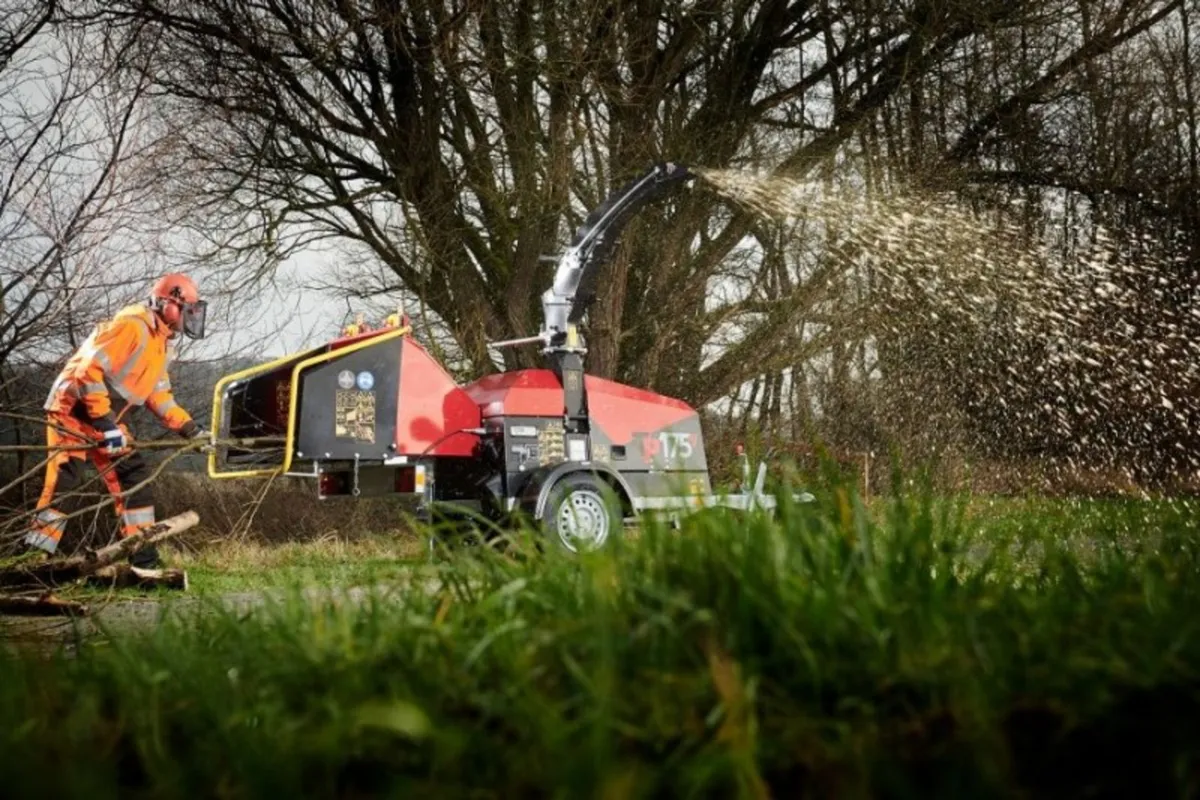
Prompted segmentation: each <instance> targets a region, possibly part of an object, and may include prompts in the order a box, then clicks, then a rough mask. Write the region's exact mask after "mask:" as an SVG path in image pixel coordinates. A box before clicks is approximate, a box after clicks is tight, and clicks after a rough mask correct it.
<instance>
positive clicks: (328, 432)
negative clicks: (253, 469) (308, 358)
mask: <svg viewBox="0 0 1200 800" xmlns="http://www.w3.org/2000/svg"><path fill="white" fill-rule="evenodd" d="M401 347H402V340H401V339H391V340H388V341H386V342H380V343H379V344H376V345H372V346H371V347H367V348H364V349H362V350H356V351H354V352H351V353H348V354H346V355H344V356H339V357H337V358H334V359H333V360H332V361H328V362H326V363H324V364H319V365H317V366H313V367H309V368H308V369H306V370H305V371H304V374H303V375H301V377H300V400H299V406H300V408H299V412H298V413H297V433H296V455H297V457H298V458H318V459H326V458H335V459H336V458H348V459H352V458H354V457H355V455H358V457H359V458H360V459H381V458H385V457H386V456H388V455H390V454H391V450H390V448H391V445H392V443H393V442H394V441H395V440H396V412H397V408H398V406H397V403H398V398H397V393H398V387H399V385H400V368H401V366H400V353H401ZM368 377H369V379H367V378H368Z"/></svg>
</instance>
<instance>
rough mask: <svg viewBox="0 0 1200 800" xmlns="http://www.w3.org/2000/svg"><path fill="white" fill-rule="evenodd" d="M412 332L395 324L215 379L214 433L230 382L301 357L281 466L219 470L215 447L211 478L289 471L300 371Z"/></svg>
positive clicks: (211, 456) (210, 460)
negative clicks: (330, 346)
mask: <svg viewBox="0 0 1200 800" xmlns="http://www.w3.org/2000/svg"><path fill="white" fill-rule="evenodd" d="M411 332H412V327H411V326H407V325H406V326H405V327H403V328H396V329H395V330H390V331H387V332H386V333H381V334H380V335H378V336H371V337H368V338H366V339H363V340H362V341H360V342H355V343H354V344H352V345H347V346H346V347H340V348H337V349H336V350H328V351H325V352H321V353H317V354H316V355H313V356H309V357H308V358H304V354H305V353H311V352H313V351H312V350H306V351H303V352H301V353H293V354H291V355H288V356H284V357H282V358H277V359H275V360H274V361H269V362H267V363H266V364H259V365H258V366H254V367H250V368H248V369H244V370H241V371H239V372H235V373H233V374H231V375H226V376H225V377H223V378H221V379H220V380H218V381H217V383H216V386H214V387H213V412H212V430H213V433H214V434H215V433H217V432H218V431H219V427H220V424H221V416H222V413H221V412H222V403H223V399H224V394H225V391H224V390H225V387H226V386H228V385H229V384H230V383H233V382H234V381H237V380H241V379H242V378H247V377H250V376H252V375H258V374H261V373H263V372H269V371H271V370H273V369H275V368H276V367H281V366H283V365H284V364H287V363H289V362H293V361H296V359H297V358H300V359H301V360H300V361H298V362H296V364H295V366H293V367H292V375H291V379H290V383H289V396H288V413H287V431H286V435H285V436H284V445H283V464H282V465H281V466H278V467H268V468H264V469H245V470H234V471H232V472H219V471H218V470H217V454H216V452H215V451H214V452H211V453H209V454H208V476H209V477H210V478H218V479H219V478H255V477H262V476H266V475H277V474H282V473H286V472H287V471H288V470H290V469H291V468H292V458H293V455H294V453H295V444H296V404H297V397H298V395H299V387H300V373H301V372H302V371H304V370H305V369H308V368H309V367H311V366H313V365H314V364H321V363H324V362H326V361H332V360H334V359H335V358H340V357H341V356H344V355H348V354H350V353H354V352H357V351H359V350H362V349H364V348H367V347H370V346H371V345H373V344H379V343H380V342H386V341H390V340H392V339H397V338H399V337H401V336H404V335H406V334H408V333H411Z"/></svg>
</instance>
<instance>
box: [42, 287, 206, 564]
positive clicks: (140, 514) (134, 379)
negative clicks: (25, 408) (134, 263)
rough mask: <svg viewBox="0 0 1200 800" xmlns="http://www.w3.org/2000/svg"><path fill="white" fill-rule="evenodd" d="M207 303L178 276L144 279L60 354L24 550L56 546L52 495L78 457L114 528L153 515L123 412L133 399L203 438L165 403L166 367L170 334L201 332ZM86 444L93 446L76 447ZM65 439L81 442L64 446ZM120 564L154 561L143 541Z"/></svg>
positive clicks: (57, 519)
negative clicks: (134, 294)
mask: <svg viewBox="0 0 1200 800" xmlns="http://www.w3.org/2000/svg"><path fill="white" fill-rule="evenodd" d="M207 306H208V304H207V302H206V301H204V300H201V299H200V293H199V290H198V289H197V288H196V284H195V283H194V282H193V281H192V280H191V279H190V278H189V277H188V276H186V275H182V274H178V273H173V274H170V275H166V276H164V277H162V278H161V279H159V281H158V282H157V283H155V284H154V287H153V289H152V290H151V292H150V297H149V299H148V301H147V302H145V303H140V304H134V305H131V306H127V307H126V308H123V309H122V310H121V311H120V312H118V313H117V314H116V315H115V316H114V317H113V318H112V319H109V320H105V321H103V322H101V323H100V324H99V325H98V326H96V328H95V330H94V331H93V332H92V334H91V335H90V336H89V337H88V338H87V340H86V341H84V343H83V345H82V346H81V347H80V348H79V350H77V351H76V352H75V354H74V355H72V356H71V358H70V360H69V361H67V364H66V366H65V367H64V368H63V370H62V372H60V373H59V375H58V378H57V379H56V380H55V382H54V385H53V387H52V388H51V389H50V395H49V397H47V399H46V405H45V410H46V416H47V427H46V441H47V444H48V445H49V447H50V448H51V452H50V458H49V461H48V463H47V465H46V481H45V486H44V487H43V489H42V494H41V497H40V499H39V500H38V505H37V510H36V513H35V516H34V519H33V523H32V527H31V529H30V530H29V533H28V534H27V536H26V537H25V544H26V545H27V546H28V547H29V553H30V554H32V555H38V556H40V557H43V558H44V557H48V555H50V554H53V553H54V552H55V551H56V550H57V549H58V544H59V541H60V540H61V539H62V535H63V530H64V528H65V526H66V518H65V517H64V515H63V514H62V512H60V511H59V510H58V509H57V508H55V506H54V498H55V496H56V495H58V494H63V493H66V492H68V491H70V490H71V489H72V488H74V487H76V486H77V485H79V483H80V478H81V471H82V467H83V462H84V461H86V460H87V459H89V458H90V459H91V461H92V462H93V464H94V465H95V467H96V469H97V471H98V472H99V473H100V475H101V477H102V479H103V481H104V484H105V486H106V488H107V489H108V492H109V494H110V495H111V496H112V498H113V504H114V510H115V512H116V514H117V517H118V520H119V522H120V524H121V535H122V536H124V537H128V536H131V535H133V534H135V533H137V532H138V531H140V530H142V529H144V528H147V527H149V526H151V525H153V524H154V522H155V516H154V502H153V498H152V494H151V492H150V489H149V487H148V485H147V484H148V482H149V480H150V468H149V465H148V464H147V462H146V460H145V458H144V457H143V455H142V453H141V452H140V451H138V450H136V449H133V448H132V447H131V445H132V442H133V437H132V435H131V434H130V430H129V427H128V425H127V424H126V422H124V421H123V417H124V416H125V415H126V414H127V413H128V412H129V411H130V410H131V409H133V408H134V407H135V406H141V405H145V406H146V407H147V408H149V409H150V411H151V412H152V413H153V414H154V415H155V416H156V417H157V418H158V419H159V420H160V421H161V422H162V424H163V425H164V426H165V427H167V428H168V429H170V430H171V431H173V432H175V433H177V434H179V435H180V436H182V437H184V438H188V439H195V440H204V439H207V438H208V434H207V433H206V432H205V431H204V430H203V429H202V428H201V427H200V426H199V425H197V424H196V423H195V421H193V420H192V417H191V415H190V414H188V412H187V411H185V410H184V409H183V408H182V407H180V406H179V404H178V403H176V402H175V398H174V396H173V395H172V393H171V378H170V376H169V375H168V369H167V368H168V365H169V362H170V360H171V357H172V355H173V350H174V347H173V344H172V342H173V340H175V339H177V338H178V337H179V335H180V334H183V335H184V336H187V337H189V338H191V339H202V338H203V337H204V322H205V317H206V314H207ZM114 393H115V397H114ZM117 405H120V409H119V410H118V409H117V408H116V406H117ZM92 443H99V445H100V446H99V447H91V448H87V447H83V445H88V444H92ZM75 445H80V446H81V447H80V448H79V449H74V446H75ZM54 448H66V449H62V450H55V449H54ZM39 551H40V552H39ZM130 563H131V564H133V566H135V567H141V568H154V567H156V566H158V564H159V558H158V552H157V550H156V549H155V548H153V547H144V548H142V549H140V550H139V551H138V552H136V553H134V554H133V556H131V557H130Z"/></svg>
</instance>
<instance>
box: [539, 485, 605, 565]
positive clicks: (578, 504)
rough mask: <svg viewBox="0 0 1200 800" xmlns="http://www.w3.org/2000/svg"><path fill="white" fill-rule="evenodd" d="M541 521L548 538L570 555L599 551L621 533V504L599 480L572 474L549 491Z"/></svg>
mask: <svg viewBox="0 0 1200 800" xmlns="http://www.w3.org/2000/svg"><path fill="white" fill-rule="evenodd" d="M540 521H541V523H542V525H543V526H544V527H545V528H546V532H547V533H548V534H549V536H550V538H551V539H552V540H553V541H555V542H556V543H557V544H558V545H559V546H560V547H562V548H563V549H565V550H567V551H569V552H572V553H580V552H587V551H591V550H599V549H600V548H602V547H604V546H605V545H606V544H607V543H608V541H609V539H611V538H612V537H613V536H616V535H618V534H620V532H621V530H622V525H623V518H622V514H621V502H620V499H619V498H618V497H617V494H616V492H614V491H613V489H612V487H611V486H609V485H608V483H607V482H606V481H604V480H603V479H602V478H600V477H598V476H596V475H593V474H591V473H589V472H572V473H569V474H567V475H564V476H563V477H562V478H560V479H559V480H558V482H556V483H555V484H554V487H553V488H552V489H551V490H550V496H549V497H548V498H547V500H546V507H545V508H544V509H543V510H542V515H541V519H540Z"/></svg>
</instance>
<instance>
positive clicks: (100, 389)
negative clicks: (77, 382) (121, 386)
mask: <svg viewBox="0 0 1200 800" xmlns="http://www.w3.org/2000/svg"><path fill="white" fill-rule="evenodd" d="M83 393H84V394H108V387H107V386H105V385H104V384H103V383H85V384H84V385H83Z"/></svg>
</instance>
